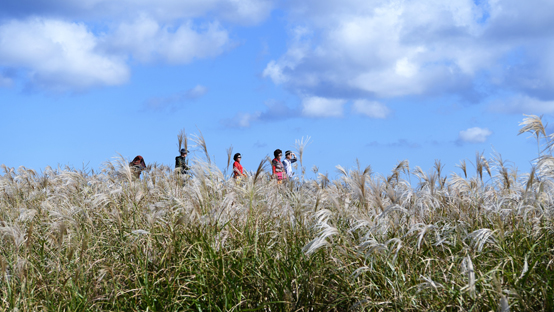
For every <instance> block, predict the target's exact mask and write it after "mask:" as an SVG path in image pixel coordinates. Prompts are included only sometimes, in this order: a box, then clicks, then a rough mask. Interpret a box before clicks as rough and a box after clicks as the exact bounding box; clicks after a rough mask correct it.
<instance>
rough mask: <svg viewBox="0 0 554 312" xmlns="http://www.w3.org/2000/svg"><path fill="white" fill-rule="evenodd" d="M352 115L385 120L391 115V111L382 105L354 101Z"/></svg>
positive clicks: (372, 102) (373, 102) (365, 101)
mask: <svg viewBox="0 0 554 312" xmlns="http://www.w3.org/2000/svg"><path fill="white" fill-rule="evenodd" d="M352 111H353V112H354V113H357V114H360V115H365V116H367V117H370V118H378V119H385V118H387V117H388V116H389V115H390V114H391V112H392V111H391V110H390V109H389V108H388V107H387V106H386V105H385V104H383V103H380V102H375V101H367V100H356V101H354V104H353V105H352Z"/></svg>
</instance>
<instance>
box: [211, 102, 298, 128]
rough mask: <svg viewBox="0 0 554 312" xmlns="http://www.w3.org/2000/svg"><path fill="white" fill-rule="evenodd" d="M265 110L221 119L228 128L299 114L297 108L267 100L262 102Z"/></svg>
mask: <svg viewBox="0 0 554 312" xmlns="http://www.w3.org/2000/svg"><path fill="white" fill-rule="evenodd" d="M264 106H265V110H262V111H256V112H253V113H245V112H239V113H237V114H236V115H235V116H234V117H233V118H229V119H224V120H221V121H220V122H221V124H223V125H224V126H226V127H229V128H248V127H250V126H252V124H254V123H256V122H260V121H279V120H285V119H289V118H294V117H298V116H300V111H299V110H298V109H293V108H290V107H288V106H287V105H286V104H285V103H283V102H280V101H275V100H269V101H266V102H265V103H264Z"/></svg>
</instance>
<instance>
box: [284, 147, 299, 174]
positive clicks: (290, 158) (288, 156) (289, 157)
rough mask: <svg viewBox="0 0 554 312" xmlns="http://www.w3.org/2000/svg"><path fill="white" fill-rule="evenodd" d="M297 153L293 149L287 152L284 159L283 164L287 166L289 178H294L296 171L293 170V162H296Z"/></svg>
mask: <svg viewBox="0 0 554 312" xmlns="http://www.w3.org/2000/svg"><path fill="white" fill-rule="evenodd" d="M296 160H297V159H296V155H295V154H294V153H293V152H291V151H286V152H285V159H284V160H283V166H284V167H285V174H286V175H287V178H288V179H292V176H293V175H294V172H292V164H293V163H295V162H296Z"/></svg>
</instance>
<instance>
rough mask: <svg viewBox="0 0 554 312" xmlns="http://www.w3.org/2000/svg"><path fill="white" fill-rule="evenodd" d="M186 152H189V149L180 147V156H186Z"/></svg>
mask: <svg viewBox="0 0 554 312" xmlns="http://www.w3.org/2000/svg"><path fill="white" fill-rule="evenodd" d="M188 152H189V151H187V150H186V149H184V148H182V149H181V156H182V157H186V156H187V154H188Z"/></svg>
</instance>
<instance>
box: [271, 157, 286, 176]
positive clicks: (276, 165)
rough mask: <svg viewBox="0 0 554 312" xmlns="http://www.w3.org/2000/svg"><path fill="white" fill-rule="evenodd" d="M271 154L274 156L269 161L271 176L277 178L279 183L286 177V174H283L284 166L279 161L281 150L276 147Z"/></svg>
mask: <svg viewBox="0 0 554 312" xmlns="http://www.w3.org/2000/svg"><path fill="white" fill-rule="evenodd" d="M273 156H275V158H274V159H273V160H272V161H271V167H272V169H273V176H274V177H275V178H276V179H277V183H279V184H281V183H282V182H283V179H286V175H284V171H285V167H284V166H283V163H282V162H281V157H282V156H283V151H281V150H280V149H276V150H275V151H274V152H273Z"/></svg>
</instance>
